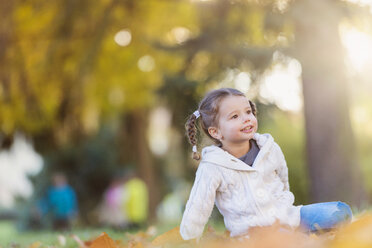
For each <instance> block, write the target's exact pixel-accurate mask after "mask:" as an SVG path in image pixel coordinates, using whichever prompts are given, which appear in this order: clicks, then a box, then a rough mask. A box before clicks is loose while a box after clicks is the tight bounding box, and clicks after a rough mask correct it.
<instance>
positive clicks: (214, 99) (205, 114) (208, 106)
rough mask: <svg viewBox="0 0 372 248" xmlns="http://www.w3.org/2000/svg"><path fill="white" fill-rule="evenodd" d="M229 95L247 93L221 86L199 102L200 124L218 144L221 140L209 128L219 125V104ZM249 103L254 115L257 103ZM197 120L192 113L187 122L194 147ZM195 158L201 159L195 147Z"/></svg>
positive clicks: (190, 140)
mask: <svg viewBox="0 0 372 248" xmlns="http://www.w3.org/2000/svg"><path fill="white" fill-rule="evenodd" d="M227 96H244V97H245V95H244V94H243V93H242V92H240V91H239V90H236V89H232V88H221V89H217V90H212V91H210V92H208V93H207V94H206V95H205V97H204V98H203V100H201V102H200V103H199V107H198V111H199V113H200V119H201V120H200V125H201V127H202V129H203V131H204V133H206V134H207V135H208V137H209V138H211V139H212V140H213V141H214V142H215V143H216V144H220V141H219V140H217V139H215V138H213V137H212V136H211V135H210V134H209V132H208V128H209V127H211V126H215V127H216V126H218V125H217V124H218V123H217V120H218V112H219V106H220V103H221V101H222V99H224V98H225V97H227ZM249 105H250V106H251V108H252V113H253V115H254V116H256V114H257V110H256V105H255V104H254V103H253V102H251V101H249ZM196 120H197V117H196V116H195V115H194V114H191V115H190V116H189V119H188V120H187V122H186V125H185V128H186V135H187V137H188V139H189V142H190V144H191V145H192V146H193V147H196V145H197V136H196V133H197V128H196V126H197V125H196ZM192 157H193V159H195V160H200V154H199V153H198V152H197V150H194V149H193V156H192Z"/></svg>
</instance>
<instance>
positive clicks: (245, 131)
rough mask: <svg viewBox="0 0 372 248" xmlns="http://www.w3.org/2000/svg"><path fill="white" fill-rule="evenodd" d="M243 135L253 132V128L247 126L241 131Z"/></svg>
mask: <svg viewBox="0 0 372 248" xmlns="http://www.w3.org/2000/svg"><path fill="white" fill-rule="evenodd" d="M241 131H242V132H244V133H250V132H252V131H253V126H247V127H245V128H243V129H242V130H241Z"/></svg>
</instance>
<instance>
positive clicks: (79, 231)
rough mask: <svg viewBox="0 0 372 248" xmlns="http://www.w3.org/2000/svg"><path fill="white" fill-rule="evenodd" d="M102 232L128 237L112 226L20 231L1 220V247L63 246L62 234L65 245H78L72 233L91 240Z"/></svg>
mask: <svg viewBox="0 0 372 248" xmlns="http://www.w3.org/2000/svg"><path fill="white" fill-rule="evenodd" d="M137 231H138V230H133V231H132V232H137ZM102 232H106V233H107V234H108V235H109V236H110V237H111V238H113V239H115V240H123V241H125V240H126V239H127V235H126V233H127V231H120V230H114V229H112V228H74V229H72V230H71V231H65V232H55V231H48V230H43V231H28V232H18V231H17V230H16V228H15V226H14V224H13V223H12V222H0V247H2V248H5V247H29V246H30V245H31V244H33V243H36V242H40V243H41V244H42V245H41V247H49V246H55V247H62V245H61V244H60V242H59V240H58V237H59V236H60V235H62V236H63V237H64V238H65V240H66V245H65V246H63V247H78V245H77V242H76V241H75V240H74V239H73V238H72V237H71V235H72V234H74V235H76V236H78V237H79V238H80V239H81V240H83V241H86V240H91V239H94V238H95V237H97V236H98V235H99V234H101V233H102Z"/></svg>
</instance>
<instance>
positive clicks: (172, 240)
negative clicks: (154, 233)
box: [151, 227, 184, 246]
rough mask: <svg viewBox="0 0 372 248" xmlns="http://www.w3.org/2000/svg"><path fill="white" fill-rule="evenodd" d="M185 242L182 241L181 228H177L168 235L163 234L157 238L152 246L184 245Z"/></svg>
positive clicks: (167, 233)
mask: <svg viewBox="0 0 372 248" xmlns="http://www.w3.org/2000/svg"><path fill="white" fill-rule="evenodd" d="M182 242H184V240H183V239H182V237H181V235H180V227H175V228H173V229H171V230H169V231H168V232H166V233H163V234H162V235H159V236H158V237H156V238H155V239H154V240H153V241H152V242H151V244H152V245H154V246H162V245H165V244H178V243H182Z"/></svg>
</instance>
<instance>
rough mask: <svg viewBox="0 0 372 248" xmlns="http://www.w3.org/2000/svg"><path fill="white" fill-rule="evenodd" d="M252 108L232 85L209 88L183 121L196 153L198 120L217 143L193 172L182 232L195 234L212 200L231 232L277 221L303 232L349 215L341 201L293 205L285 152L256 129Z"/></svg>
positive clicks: (237, 233) (185, 235)
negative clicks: (186, 119) (300, 228)
mask: <svg viewBox="0 0 372 248" xmlns="http://www.w3.org/2000/svg"><path fill="white" fill-rule="evenodd" d="M256 114H257V112H256V107H255V105H254V104H253V103H252V102H251V101H249V100H248V99H247V98H246V97H245V95H244V94H243V93H242V92H240V91H238V90H236V89H231V88H222V89H218V90H214V91H211V92H209V93H208V94H207V95H206V96H205V97H204V99H203V100H202V101H201V103H200V104H199V108H198V110H197V111H195V112H194V113H193V114H192V115H191V116H190V117H189V120H188V121H187V123H186V130H187V136H188V138H189V141H190V143H191V145H192V146H193V158H194V159H196V160H199V159H200V155H199V154H198V152H197V147H196V144H197V140H196V120H197V119H198V118H200V124H201V127H202V129H203V131H204V132H205V133H206V134H207V135H208V136H209V137H210V138H211V139H212V140H213V141H214V142H215V143H216V145H212V146H208V147H205V148H204V149H203V151H202V156H201V157H202V160H201V162H200V164H199V167H198V170H197V172H196V178H195V182H194V185H193V187H192V190H191V193H190V197H189V200H188V202H187V204H186V209H185V212H184V214H183V218H182V222H181V226H180V233H181V236H182V238H183V239H185V240H189V239H194V238H199V237H200V236H201V235H202V232H203V229H204V225H205V224H206V223H207V221H208V219H209V216H210V214H211V212H212V209H213V205H214V203H215V204H216V206H217V208H218V210H219V211H220V213H221V214H222V216H223V218H224V222H225V226H226V228H227V229H228V230H229V231H230V236H232V237H236V236H245V235H247V233H248V230H249V229H250V228H251V227H257V226H268V225H272V224H273V223H274V222H276V221H278V222H279V223H280V224H282V225H287V226H289V227H292V228H296V227H298V226H301V227H302V228H305V229H306V230H307V231H316V230H319V229H323V230H324V229H329V228H332V227H334V226H335V225H337V224H340V223H341V222H342V221H345V220H350V219H351V217H352V213H351V210H350V207H349V206H348V205H346V204H345V203H342V202H327V203H319V204H312V205H307V206H294V205H293V203H294V196H293V194H292V192H290V191H289V184H288V168H287V165H286V162H285V159H284V155H283V153H282V151H281V149H280V147H279V146H278V144H276V143H275V142H274V139H273V138H272V137H271V135H270V134H258V133H256V131H257V119H256Z"/></svg>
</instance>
